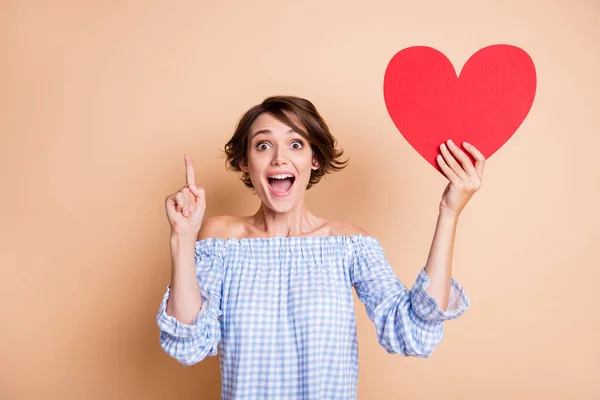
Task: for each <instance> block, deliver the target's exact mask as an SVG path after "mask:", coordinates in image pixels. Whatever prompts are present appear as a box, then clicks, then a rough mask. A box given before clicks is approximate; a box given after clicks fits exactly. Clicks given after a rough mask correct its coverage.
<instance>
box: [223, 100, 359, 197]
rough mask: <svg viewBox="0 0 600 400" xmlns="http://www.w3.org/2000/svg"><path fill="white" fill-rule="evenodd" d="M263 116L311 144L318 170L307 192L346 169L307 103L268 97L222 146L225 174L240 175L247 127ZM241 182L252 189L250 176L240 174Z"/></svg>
mask: <svg viewBox="0 0 600 400" xmlns="http://www.w3.org/2000/svg"><path fill="white" fill-rule="evenodd" d="M263 113H270V114H272V115H273V116H274V117H275V118H277V119H278V120H280V121H281V122H283V123H284V124H286V125H287V126H289V127H290V128H292V129H293V130H294V131H295V132H297V133H298V134H299V135H301V136H302V137H304V138H305V139H306V140H307V141H308V143H309V144H310V147H311V149H312V151H313V154H314V157H315V158H316V159H317V161H318V162H319V168H318V169H317V170H312V171H311V174H310V180H309V182H308V186H307V187H306V189H310V188H311V186H312V185H314V184H316V183H318V182H319V181H320V180H321V178H322V177H323V176H324V175H325V174H328V173H331V172H334V171H340V170H342V169H343V168H345V167H346V166H347V164H348V162H349V160H345V161H340V160H339V158H340V157H341V156H342V154H343V153H344V151H343V150H339V149H336V145H337V140H336V139H335V138H334V137H333V135H332V134H331V132H330V131H329V127H328V126H327V124H326V123H325V120H324V119H323V118H322V117H321V115H320V114H319V112H318V111H317V109H316V108H315V106H314V105H313V104H312V103H311V102H310V101H308V100H306V99H303V98H300V97H296V96H271V97H268V98H266V99H265V100H264V101H263V102H262V103H260V104H257V105H255V106H254V107H252V108H250V109H249V110H248V111H246V112H245V113H244V115H242V117H241V118H240V120H239V122H238V124H237V127H236V129H235V133H234V134H233V136H232V138H231V139H230V140H229V142H227V144H226V145H225V155H226V168H227V169H228V170H231V171H235V172H243V171H242V170H241V169H240V167H239V164H240V162H243V163H247V161H248V136H249V132H250V127H251V126H252V124H253V123H254V121H255V120H256V118H258V116H259V115H261V114H263ZM290 115H291V116H294V117H296V118H297V120H298V121H299V122H300V126H298V125H297V124H296V123H294V121H292V119H291V118H290ZM240 179H241V180H242V182H244V184H245V185H246V186H247V187H249V188H251V189H253V188H254V187H253V185H252V182H251V181H250V174H248V173H247V172H243V173H242V176H241V177H240Z"/></svg>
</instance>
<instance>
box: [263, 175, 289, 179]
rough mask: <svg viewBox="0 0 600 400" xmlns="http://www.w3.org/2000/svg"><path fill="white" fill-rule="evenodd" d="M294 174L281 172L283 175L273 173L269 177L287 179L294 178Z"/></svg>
mask: <svg viewBox="0 0 600 400" xmlns="http://www.w3.org/2000/svg"><path fill="white" fill-rule="evenodd" d="M293 177H294V176H293V175H290V174H281V175H271V176H269V179H286V178H293Z"/></svg>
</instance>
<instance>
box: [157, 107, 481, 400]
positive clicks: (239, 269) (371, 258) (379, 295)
mask: <svg viewBox="0 0 600 400" xmlns="http://www.w3.org/2000/svg"><path fill="white" fill-rule="evenodd" d="M463 145H464V147H465V149H466V150H467V151H468V152H470V153H471V154H472V155H473V157H474V159H475V160H476V162H475V165H473V163H472V162H471V160H470V159H469V158H468V156H467V155H466V154H465V153H464V152H463V151H462V150H461V149H459V147H458V146H457V145H456V144H454V143H452V142H451V141H448V143H447V146H446V144H442V145H441V155H440V157H439V159H438V163H439V165H440V167H441V169H442V171H443V172H444V173H445V175H446V176H447V178H448V179H449V184H448V186H447V188H446V190H445V191H444V193H443V195H442V200H441V202H440V207H439V217H438V221H437V226H436V229H435V233H434V236H433V242H432V246H431V250H430V253H429V256H428V258H427V262H426V264H425V266H424V267H423V268H422V269H421V270H420V272H419V275H418V277H417V280H416V282H415V284H414V285H413V286H412V288H411V289H410V290H408V289H407V288H406V286H405V285H404V284H403V283H402V282H401V281H400V280H399V279H398V277H397V276H396V274H395V273H394V271H393V269H392V267H391V266H390V264H389V263H388V261H387V260H386V256H385V253H384V250H383V249H382V247H381V245H380V243H379V241H378V240H377V239H375V238H374V237H372V236H370V235H369V234H368V233H367V232H365V231H364V230H362V229H361V228H359V227H356V226H353V225H352V224H349V223H346V222H340V221H329V220H327V219H325V218H322V217H319V216H317V215H314V214H313V213H311V212H310V211H309V210H308V209H307V208H306V206H305V205H304V197H305V195H306V191H307V190H308V189H310V187H311V186H312V185H315V184H316V183H318V182H319V180H320V179H321V178H322V177H323V176H324V175H325V174H327V173H331V172H333V171H337V170H341V169H343V168H344V167H345V165H346V163H347V161H340V160H339V158H340V157H341V155H342V151H340V150H337V149H336V140H335V138H334V137H333V136H332V135H331V133H330V131H329V129H328V127H327V125H326V123H325V122H324V121H323V119H322V118H321V116H320V115H319V113H318V112H317V110H316V109H315V107H314V106H313V104H312V103H311V102H309V101H308V100H305V99H301V98H297V97H290V96H277V97H271V98H267V99H266V100H264V101H263V102H262V103H261V104H259V105H257V106H254V107H253V108H251V109H250V110H248V111H247V112H246V113H245V114H244V115H243V117H242V118H241V120H240V121H239V123H238V126H237V129H236V131H235V133H234V135H233V137H232V138H231V140H230V141H229V142H228V143H227V144H226V145H225V153H226V155H227V165H228V167H229V168H230V169H232V170H234V171H237V172H238V173H241V180H242V181H243V182H244V184H245V185H246V186H247V187H249V188H251V189H253V190H254V191H255V193H256V194H257V195H258V197H259V198H260V200H261V205H260V207H259V208H258V210H257V211H256V213H255V214H254V215H250V216H244V217H234V216H217V217H211V218H207V219H206V220H205V219H204V212H205V208H206V202H205V195H204V190H203V189H202V188H201V187H199V186H196V181H195V176H194V169H193V166H192V160H191V159H190V157H189V156H187V155H186V156H185V165H186V173H187V184H186V186H185V187H184V188H182V189H181V190H179V191H178V192H177V193H174V194H171V195H169V196H168V197H167V198H166V211H167V217H168V219H169V223H170V224H171V239H170V244H171V257H172V258H171V262H172V278H171V284H170V285H169V286H167V289H166V293H165V295H164V297H163V300H162V302H161V304H160V308H159V310H158V314H157V323H158V326H159V328H160V331H161V332H160V343H161V346H162V348H163V349H164V350H165V351H166V352H167V353H168V354H169V355H171V356H172V357H174V358H175V359H177V360H178V361H179V362H180V363H182V364H185V365H192V364H195V363H197V362H199V361H201V360H203V359H204V358H206V357H207V356H214V355H216V354H217V348H219V350H220V365H221V378H222V390H221V399H346V400H347V399H355V398H356V395H357V379H358V346H357V340H356V320H355V311H354V302H353V296H352V288H354V289H355V291H356V294H357V297H358V298H359V299H360V301H361V302H363V303H364V305H365V307H366V311H367V314H368V316H369V318H370V319H371V320H372V321H373V323H374V324H375V327H376V332H377V338H378V340H379V343H380V344H381V345H382V346H383V348H384V349H385V350H387V351H388V352H389V353H397V354H400V355H405V356H415V357H428V356H429V355H430V354H431V353H432V351H433V350H434V348H435V347H436V346H437V345H438V344H439V343H440V341H441V340H442V337H443V325H442V323H443V322H444V321H445V320H449V319H452V318H456V317H458V316H459V315H461V314H462V313H464V312H465V311H466V309H467V308H468V307H469V304H470V302H469V299H468V297H467V295H466V293H465V292H464V290H463V288H462V287H461V286H460V285H459V284H458V283H457V282H456V281H455V280H454V279H453V278H452V274H451V261H452V250H453V247H454V237H455V230H456V225H457V222H458V218H459V215H460V213H461V211H462V210H463V208H464V207H465V205H466V204H467V202H468V201H469V199H470V198H471V196H472V195H473V193H475V192H476V191H477V189H478V188H479V187H480V184H481V179H482V175H483V169H484V163H485V159H484V157H483V155H482V154H481V153H480V152H479V151H478V150H477V149H475V148H474V147H473V146H472V145H469V144H467V143H464V144H463Z"/></svg>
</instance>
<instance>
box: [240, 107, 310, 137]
mask: <svg viewBox="0 0 600 400" xmlns="http://www.w3.org/2000/svg"><path fill="white" fill-rule="evenodd" d="M288 118H289V119H290V120H292V122H293V123H294V124H297V125H298V126H299V127H302V124H300V121H299V120H298V118H297V117H296V116H295V115H293V114H288ZM289 131H292V132H293V128H292V127H291V126H288V125H286V124H285V123H283V122H282V121H280V120H279V119H277V118H275V116H274V115H273V114H271V113H266V112H265V113H262V114H261V115H259V116H258V117H257V118H256V119H255V120H254V122H253V123H252V125H251V126H250V138H251V139H252V138H253V137H254V136H255V135H256V134H259V133H268V132H272V133H288V132H289Z"/></svg>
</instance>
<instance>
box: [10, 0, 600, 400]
mask: <svg viewBox="0 0 600 400" xmlns="http://www.w3.org/2000/svg"><path fill="white" fill-rule="evenodd" d="M0 29H1V31H0V32H1V34H0V50H1V54H2V59H1V60H2V61H1V62H0V68H1V69H0V88H1V89H0V132H1V135H0V149H1V152H2V154H1V157H0V163H1V164H0V167H1V168H0V171H1V172H0V173H1V174H2V175H1V182H2V196H0V201H1V202H2V206H1V207H0V212H1V213H2V215H1V218H0V221H2V223H1V227H2V230H1V235H2V237H1V239H2V240H0V246H1V252H0V257H1V258H0V282H1V284H2V294H3V299H4V302H3V306H2V307H0V321H2V322H1V324H2V325H1V329H0V354H1V356H0V398H2V399H166V398H177V399H179V400H183V399H218V396H219V386H220V374H219V365H218V358H217V357H214V358H209V359H207V360H205V361H203V362H201V363H199V364H197V365H195V366H193V367H184V366H182V365H179V364H177V362H176V361H175V360H173V359H170V358H169V357H168V356H167V355H166V354H165V353H163V351H162V350H161V349H160V347H159V343H158V329H157V327H156V323H155V319H154V318H155V314H156V310H157V307H158V304H159V301H160V299H161V296H162V294H163V293H164V290H165V286H166V285H167V283H168V282H169V276H170V265H169V262H170V258H169V247H168V237H169V226H168V222H167V219H166V215H165V211H164V199H165V197H166V196H167V195H168V194H169V193H172V192H174V191H176V190H178V189H179V188H180V187H181V186H182V185H183V184H184V183H185V170H184V163H183V155H184V154H185V153H188V154H190V155H191V156H192V157H193V160H194V162H195V166H196V176H197V180H198V182H197V183H198V184H200V185H202V186H204V187H205V189H206V193H207V207H208V208H207V215H209V216H212V215H219V214H231V215H247V214H249V213H252V212H254V211H255V209H256V208H257V206H258V199H257V198H256V197H255V196H253V195H252V194H251V193H250V192H249V191H248V190H247V189H246V188H245V187H244V186H243V184H242V183H241V182H240V181H239V180H238V178H237V177H236V176H235V175H234V174H232V173H228V172H226V171H225V167H224V159H223V158H222V153H221V150H222V148H223V145H224V144H225V142H226V141H227V140H228V139H229V137H230V136H231V134H232V132H233V129H234V126H235V123H236V122H237V119H238V118H239V117H240V115H241V114H242V113H243V112H244V111H245V110H246V109H247V108H249V107H250V106H252V105H254V104H256V103H258V102H260V101H261V100H262V99H263V98H265V97H267V96H269V95H272V94H294V95H298V96H302V97H306V98H308V99H310V100H311V101H313V102H314V104H315V105H316V106H317V108H318V109H319V110H320V111H321V113H322V114H323V116H324V117H325V118H326V120H327V121H328V123H329V124H330V127H331V129H332V131H333V133H334V135H335V136H336V138H337V139H338V141H339V145H340V147H341V148H343V149H344V151H345V155H347V156H348V157H350V159H351V162H350V165H349V166H348V167H347V168H346V169H345V170H344V171H342V172H339V173H337V174H334V175H330V176H327V178H326V179H325V180H324V181H323V182H321V183H320V184H319V185H317V186H315V187H314V188H313V189H311V190H310V191H309V193H308V195H307V200H306V201H307V204H308V206H309V207H310V208H311V210H313V211H314V212H315V213H316V214H318V215H320V216H324V217H327V218H330V219H341V220H346V221H348V222H352V223H354V224H357V225H359V226H361V227H363V228H364V229H366V230H367V231H368V232H369V233H370V234H372V235H373V236H375V237H377V238H379V239H380V241H381V242H382V244H383V246H384V247H385V249H386V251H387V256H388V259H389V261H390V263H391V264H392V265H393V267H394V270H395V271H396V273H397V274H398V276H399V277H400V279H401V280H402V281H403V282H404V283H405V284H407V285H408V286H410V285H412V283H413V281H414V279H415V278H416V275H417V273H418V270H419V269H420V267H421V266H422V265H423V264H424V262H425V260H426V256H427V252H428V249H429V246H430V244H431V238H432V235H433V229H434V225H435V219H436V215H437V206H438V202H439V199H440V196H441V194H442V191H443V189H444V186H445V185H446V180H445V178H444V177H443V176H442V175H441V174H440V173H439V172H438V171H436V170H435V169H434V168H432V166H431V165H429V164H428V163H427V162H426V161H425V160H424V159H423V158H422V157H421V156H420V155H419V154H418V153H417V152H416V151H414V150H413V149H412V147H411V146H410V145H409V144H408V143H407V141H406V140H405V139H404V138H403V137H402V136H401V135H400V133H399V132H398V130H397V129H396V127H395V126H394V123H393V122H392V120H391V118H390V116H389V115H388V113H387V110H386V107H385V104H384V99H383V76H384V72H385V68H386V66H387V63H388V62H389V60H390V59H391V57H392V56H393V55H394V54H395V53H396V52H398V51H399V50H401V49H403V48H406V47H409V46H416V45H424V46H430V47H433V48H435V49H438V50H439V51H441V52H443V53H444V54H445V55H446V56H447V57H448V58H449V59H450V60H451V61H452V63H453V65H454V66H455V67H456V68H457V70H460V68H461V67H462V65H463V64H464V63H465V62H466V60H467V59H468V58H469V57H470V56H471V55H472V54H473V53H475V52H476V51H477V50H479V49H481V48H483V47H485V46H488V45H492V44H496V43H507V44H511V45H514V46H518V47H520V48H522V49H524V50H525V51H527V53H528V54H529V55H530V56H531V57H532V59H533V61H534V62H535V65H536V72H537V79H538V81H537V92H536V98H535V101H534V103H533V106H532V108H531V111H530V112H529V114H528V116H527V117H526V118H525V120H524V122H523V123H522V125H521V126H520V127H519V129H518V130H517V132H516V133H515V134H514V136H513V137H512V138H511V139H510V140H509V141H508V142H507V143H506V144H505V145H504V146H503V147H502V148H501V149H499V150H498V151H497V152H496V153H495V154H494V155H493V156H492V157H491V158H490V159H489V160H488V163H487V167H486V171H485V177H484V183H483V186H482V188H481V190H480V191H479V192H478V193H477V194H476V195H475V196H474V197H473V199H472V200H471V202H470V203H469V204H468V206H467V208H466V209H465V211H464V213H463V215H462V216H461V219H460V222H459V226H458V233H457V239H456V249H455V253H454V263H453V272H454V276H455V277H456V278H457V279H458V280H459V281H460V282H461V283H462V284H463V285H464V287H465V288H466V289H467V291H468V294H469V296H470V298H471V301H472V306H471V309H470V310H469V311H468V312H467V313H466V314H465V315H463V316H462V317H461V318H459V319H458V320H454V321H450V322H448V323H447V324H446V336H445V338H444V340H443V341H442V343H441V345H440V346H439V348H438V349H436V351H435V352H434V354H433V355H432V356H431V358H429V359H427V360H423V359H410V358H402V357H399V356H394V355H390V354H387V353H386V352H385V351H384V350H383V348H382V347H381V346H380V345H379V344H378V343H377V340H376V336H375V330H374V327H373V325H372V323H371V321H370V320H369V319H368V318H367V316H366V313H365V310H364V307H363V305H362V304H361V303H360V302H359V301H358V300H357V299H356V298H355V300H356V311H357V320H358V321H357V323H358V340H359V360H360V376H359V398H360V399H437V398H446V399H531V398H544V399H567V398H568V399H597V398H600V380H599V379H598V377H599V371H600V344H599V342H600V341H599V340H598V338H599V337H600V318H599V317H600V311H599V310H600V308H599V307H598V294H597V293H598V291H597V290H598V280H599V279H600V272H599V268H598V267H599V266H600V262H599V261H598V260H599V258H600V246H599V245H598V244H599V241H600V211H599V209H598V204H600V166H599V163H598V148H600V132H599V130H600V102H599V100H598V99H599V96H598V93H599V92H600V78H599V77H598V73H597V71H598V65H599V64H600V47H599V46H598V40H599V39H600V3H598V2H597V1H594V0H587V1H586V0H578V1H572V2H568V3H567V2H564V1H541V0H537V1H535V0H519V1H516V0H510V1H499V0H498V1H491V0H485V1H474V0H464V1H458V2H446V1H441V0H437V1H435V0H432V1H424V2H417V1H378V0H374V1H370V2H368V3H365V2H359V1H348V0H346V1H344V2H341V1H338V2H336V1H319V2H317V1H303V2H293V1H258V2H243V1H237V2H232V1H225V2H209V1H176V2H166V1H156V0H151V1H121V2H100V1H96V2H85V3H82V2H76V1H67V0H58V1H55V2H52V3H48V2H35V1H19V2H16V1H8V2H3V3H2V4H1V5H0Z"/></svg>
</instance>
